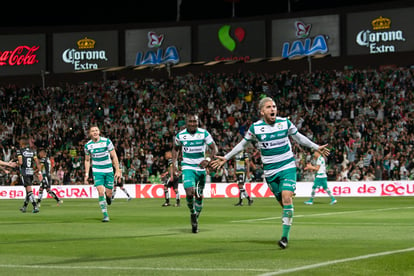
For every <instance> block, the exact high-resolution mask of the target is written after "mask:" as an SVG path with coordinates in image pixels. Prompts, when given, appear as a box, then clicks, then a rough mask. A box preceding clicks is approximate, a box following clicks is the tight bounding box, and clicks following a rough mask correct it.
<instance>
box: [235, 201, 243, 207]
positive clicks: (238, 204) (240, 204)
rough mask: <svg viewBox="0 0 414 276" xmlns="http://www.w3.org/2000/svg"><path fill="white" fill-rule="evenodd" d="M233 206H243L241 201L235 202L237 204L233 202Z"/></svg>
mask: <svg viewBox="0 0 414 276" xmlns="http://www.w3.org/2000/svg"><path fill="white" fill-rule="evenodd" d="M234 206H243V202H241V201H240V202H239V203H237V204H234Z"/></svg>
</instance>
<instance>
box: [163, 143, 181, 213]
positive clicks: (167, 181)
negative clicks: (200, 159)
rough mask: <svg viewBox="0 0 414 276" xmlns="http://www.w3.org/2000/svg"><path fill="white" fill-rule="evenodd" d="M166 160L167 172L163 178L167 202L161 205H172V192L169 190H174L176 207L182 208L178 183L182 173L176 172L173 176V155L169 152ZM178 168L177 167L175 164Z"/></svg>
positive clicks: (166, 154)
mask: <svg viewBox="0 0 414 276" xmlns="http://www.w3.org/2000/svg"><path fill="white" fill-rule="evenodd" d="M165 160H166V162H167V171H166V172H164V173H163V174H162V175H161V178H162V179H163V182H164V198H165V202H164V203H163V204H162V205H161V206H162V207H167V206H171V204H170V192H169V189H170V188H172V189H173V190H174V192H175V202H176V203H175V205H174V206H175V207H180V192H179V190H178V181H179V180H180V179H179V176H180V173H179V172H178V171H175V173H174V174H173V166H174V165H173V163H172V153H171V151H167V152H166V153H165ZM175 166H176V167H177V165H176V164H175Z"/></svg>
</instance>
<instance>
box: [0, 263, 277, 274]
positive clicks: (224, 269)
mask: <svg viewBox="0 0 414 276" xmlns="http://www.w3.org/2000/svg"><path fill="white" fill-rule="evenodd" d="M0 268H16V269H22V268H23V269H30V270H33V269H54V270H59V269H60V270H62V269H63V270H106V271H108V270H109V271H121V270H136V271H142V270H148V271H200V272H206V271H207V272H218V271H228V272H243V271H251V272H267V271H270V269H262V268H240V267H235V268H219V267H216V268H201V267H200V268H197V267H142V266H140V267H126V266H68V265H18V264H15V265H14V264H0Z"/></svg>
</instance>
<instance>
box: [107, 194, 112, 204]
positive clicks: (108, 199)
mask: <svg viewBox="0 0 414 276" xmlns="http://www.w3.org/2000/svg"><path fill="white" fill-rule="evenodd" d="M106 204H108V205H111V204H112V198H111V197H109V196H106Z"/></svg>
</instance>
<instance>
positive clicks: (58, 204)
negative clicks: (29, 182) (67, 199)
mask: <svg viewBox="0 0 414 276" xmlns="http://www.w3.org/2000/svg"><path fill="white" fill-rule="evenodd" d="M62 203H63V200H61V199H60V200H59V201H57V203H56V206H58V207H59V206H60V205H61V204H62ZM39 206H40V205H39Z"/></svg>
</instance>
